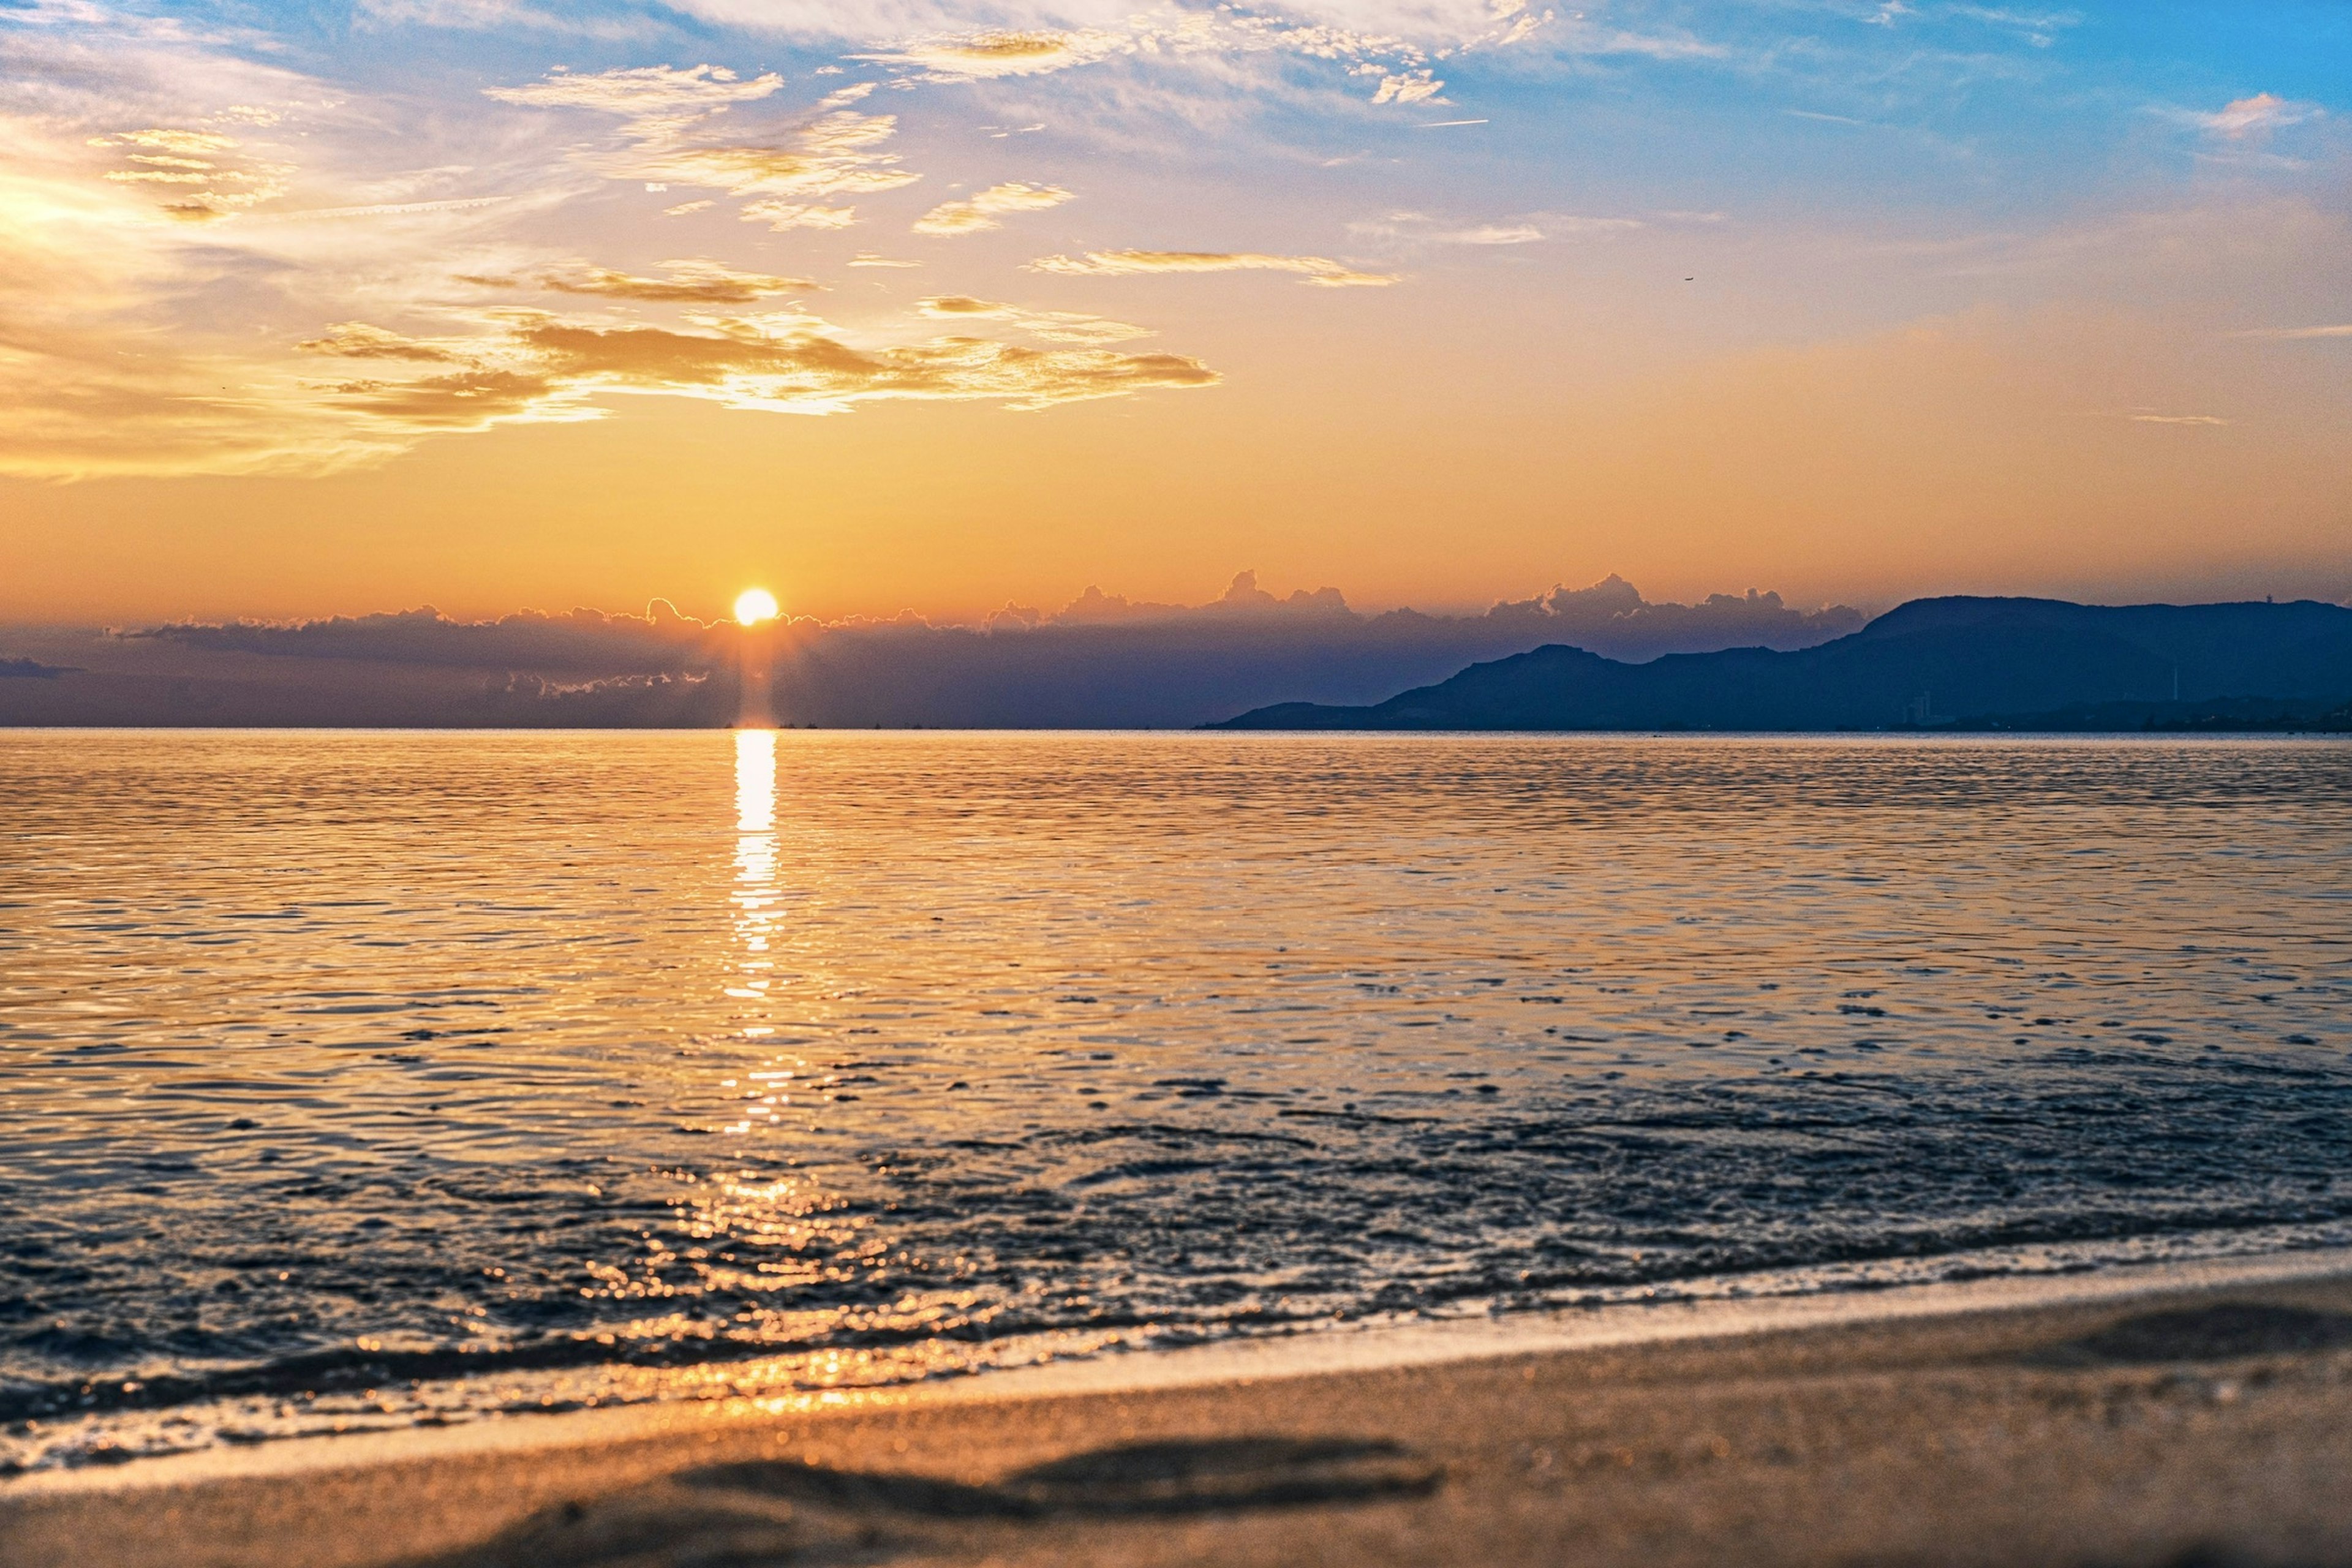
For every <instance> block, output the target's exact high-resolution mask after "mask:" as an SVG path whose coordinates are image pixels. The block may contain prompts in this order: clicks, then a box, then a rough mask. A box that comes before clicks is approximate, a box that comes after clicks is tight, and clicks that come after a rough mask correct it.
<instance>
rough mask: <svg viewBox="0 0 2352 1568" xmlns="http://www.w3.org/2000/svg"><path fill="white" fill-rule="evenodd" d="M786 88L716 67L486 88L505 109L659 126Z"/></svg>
mask: <svg viewBox="0 0 2352 1568" xmlns="http://www.w3.org/2000/svg"><path fill="white" fill-rule="evenodd" d="M783 85H784V79H783V78H782V77H780V76H778V75H776V74H775V73H774V72H772V71H771V72H769V73H768V74H766V75H764V76H758V77H754V78H752V79H751V80H750V81H742V80H740V79H737V77H736V75H735V73H734V72H733V71H731V70H728V69H726V68H723V67H720V66H711V65H700V66H695V67H692V68H688V69H686V70H678V69H676V68H672V67H669V66H643V67H638V68H633V69H622V70H608V71H597V72H595V73H593V74H592V75H587V76H573V75H572V74H571V73H569V72H567V71H565V70H564V69H562V68H561V67H558V68H556V69H555V70H553V71H551V72H549V73H548V75H547V77H546V78H545V79H542V80H540V81H534V82H526V83H524V84H523V85H521V86H520V87H492V88H485V89H483V92H484V94H485V95H486V96H488V97H490V98H494V99H496V100H499V102H500V103H516V104H526V105H530V106H531V107H534V108H540V109H593V110H599V111H600V112H603V113H605V114H619V115H625V116H626V117H627V118H628V119H629V120H631V121H634V122H635V123H638V124H641V125H647V126H654V125H660V124H674V123H676V122H677V121H679V120H681V119H699V118H701V117H702V116H703V115H705V114H709V113H710V112H712V111H714V110H720V109H724V108H725V107H726V106H727V105H729V104H730V103H745V102H749V101H751V100H754V99H761V98H765V97H767V96H768V95H769V94H770V93H772V92H774V91H775V90H776V89H778V88H780V87H782V86H783Z"/></svg>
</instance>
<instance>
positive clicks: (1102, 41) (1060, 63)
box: [852, 28, 1133, 81]
mask: <svg viewBox="0 0 2352 1568" xmlns="http://www.w3.org/2000/svg"><path fill="white" fill-rule="evenodd" d="M1131 47H1133V46H1132V45H1131V44H1130V43H1129V42H1128V40H1126V39H1123V38H1120V37H1118V36H1116V35H1114V34H1110V33H1105V32H1099V31H1094V30H1087V31H1084V32H1063V31H1060V30H1057V29H1053V28H1040V29H1036V30H1034V31H1010V32H1004V31H1000V32H980V33H961V34H943V35H939V36H935V37H927V38H919V39H916V40H915V41H914V42H912V43H909V44H907V45H905V46H903V47H900V48H898V49H897V50H895V51H893V52H891V53H888V54H872V55H856V56H853V57H852V58H856V59H861V60H870V61H872V62H874V63H876V64H877V65H904V66H914V67H917V68H919V69H920V70H921V72H922V73H923V76H924V77H925V78H926V79H929V80H931V81H986V80H991V79H996V78H1000V77H1013V76H1041V75H1043V74H1045V72H1047V71H1057V70H1066V69H1068V68H1070V67H1072V66H1082V65H1087V64H1090V63H1091V62H1093V61H1095V60H1098V59H1102V58H1105V57H1106V56H1108V55H1110V54H1113V53H1115V52H1118V51H1119V50H1121V49H1123V48H1131Z"/></svg>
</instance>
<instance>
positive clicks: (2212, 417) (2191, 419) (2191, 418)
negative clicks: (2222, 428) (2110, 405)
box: [2128, 414, 2230, 425]
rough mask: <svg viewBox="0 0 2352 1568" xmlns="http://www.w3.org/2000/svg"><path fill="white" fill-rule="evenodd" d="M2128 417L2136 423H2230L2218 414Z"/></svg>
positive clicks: (2135, 415) (2141, 415)
mask: <svg viewBox="0 0 2352 1568" xmlns="http://www.w3.org/2000/svg"><path fill="white" fill-rule="evenodd" d="M2128 417H2129V418H2130V420H2131V422H2132V423H2133V424H2135V425H2227V424H2229V423H2230V421H2229V420H2227V419H2224V418H2222V417H2221V416H2220V415H2218V414H2134V415H2130V416H2128Z"/></svg>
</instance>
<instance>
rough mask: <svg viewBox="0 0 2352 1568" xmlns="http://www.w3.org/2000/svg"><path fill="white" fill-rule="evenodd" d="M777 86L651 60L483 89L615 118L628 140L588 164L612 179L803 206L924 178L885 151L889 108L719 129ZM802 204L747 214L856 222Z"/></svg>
mask: <svg viewBox="0 0 2352 1568" xmlns="http://www.w3.org/2000/svg"><path fill="white" fill-rule="evenodd" d="M781 86H782V78H781V77H779V76H777V75H775V74H774V73H772V72H770V73H768V74H766V75H763V76H758V77H754V78H752V79H750V80H749V81H745V80H741V79H738V78H737V77H736V75H735V73H734V72H732V71H730V70H726V69H724V68H720V67H717V66H710V65H700V66H695V67H693V68H689V69H677V68H672V67H668V66H647V67H638V68H627V69H617V70H608V71H600V72H596V73H594V74H593V75H572V74H570V73H568V72H562V71H557V72H551V73H550V74H549V75H548V76H547V77H546V78H545V79H541V80H540V81H535V82H528V83H524V84H522V85H520V86H516V87H495V88H488V89H485V91H486V92H487V93H488V96H489V97H491V98H493V99H496V100H499V101H500V102H502V103H511V104H518V105H525V106H529V107H532V108H541V109H585V110H594V111H597V112H599V113H604V114H612V115H617V116H619V117H620V119H621V121H622V127H621V130H622V140H623V143H624V144H623V145H622V146H621V147H619V148H608V149H603V150H598V151H595V152H593V153H589V154H588V155H587V158H586V161H587V163H589V165H590V166H591V167H593V168H595V169H596V170H597V171H598V172H600V173H602V174H606V175H608V176H611V177H614V178H620V179H635V180H645V181H647V182H650V183H654V184H662V185H668V184H685V185H700V186H704V187H707V188H710V189H715V190H721V191H725V192H726V193H727V194H729V195H736V196H762V197H768V198H799V200H800V202H801V203H802V204H805V203H806V202H807V201H808V199H809V198H812V197H822V196H840V195H855V194H866V193H874V192H880V191H891V190H897V189H898V188H899V187H900V186H902V185H909V184H913V183H914V182H915V181H916V180H918V179H919V178H920V177H921V176H920V175H919V174H914V173H913V172H911V171H909V170H906V169H902V168H899V167H898V162H899V160H898V155H897V154H895V153H884V152H882V151H880V150H879V149H880V147H881V145H882V143H884V142H887V141H888V140H889V139H890V137H891V135H892V133H893V132H895V131H896V130H897V128H898V121H897V119H896V117H895V116H892V115H887V114H860V113H857V112H856V111H855V110H849V109H845V108H840V107H834V108H831V110H830V111H829V112H822V113H820V114H819V115H818V116H817V118H816V119H814V121H809V122H808V123H806V124H803V125H799V126H795V127H793V128H791V129H789V130H785V131H781V132H777V133H776V134H774V135H773V136H772V137H771V138H767V139H763V140H753V139H750V138H744V137H729V136H725V135H722V134H720V131H721V128H722V126H723V123H724V122H723V121H719V116H721V115H723V114H725V113H726V112H727V111H728V110H730V108H732V107H733V106H734V105H737V104H740V103H747V102H752V101H755V100H761V99H765V98H767V97H769V96H771V95H772V94H773V93H774V92H775V91H776V89H778V88H780V87H781ZM862 96H863V84H861V86H860V87H857V88H852V89H845V90H844V91H843V92H840V93H836V94H835V95H834V96H833V97H832V98H830V99H828V100H826V104H828V105H839V104H842V103H845V102H848V101H854V100H855V99H856V98H858V97H862ZM820 108H824V106H820ZM806 211H807V208H806V207H805V205H797V206H796V205H793V204H792V203H791V202H789V201H788V202H786V203H784V204H783V205H775V206H769V207H767V208H765V209H764V210H762V211H761V212H760V213H757V214H747V215H746V216H751V217H754V218H756V219H759V220H761V221H766V222H767V223H769V225H770V226H772V227H779V228H790V227H809V226H818V227H837V226H841V225H842V224H844V223H847V222H849V221H851V220H850V219H848V218H831V217H820V218H819V219H817V220H815V221H814V222H812V221H811V220H809V219H808V218H807V217H806V216H805V213H806ZM780 218H782V219H783V220H784V221H782V222H779V221H778V220H779V219H780Z"/></svg>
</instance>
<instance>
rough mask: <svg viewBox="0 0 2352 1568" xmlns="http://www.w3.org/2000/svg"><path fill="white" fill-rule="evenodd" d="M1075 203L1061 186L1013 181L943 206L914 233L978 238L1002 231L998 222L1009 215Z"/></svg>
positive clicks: (922, 220)
mask: <svg viewBox="0 0 2352 1568" xmlns="http://www.w3.org/2000/svg"><path fill="white" fill-rule="evenodd" d="M1072 199H1074V198H1073V196H1072V193H1070V192H1068V191H1066V190H1064V189H1062V187H1061V186H1059V185H1032V184H1024V183H1022V182H1021V181H1018V180H1014V181H1011V182H1008V183H1007V184H1001V185H991V186H989V187H988V189H986V190H984V191H982V192H980V193H978V194H977V195H971V196H967V197H965V198H964V199H963V200H961V201H956V202H941V203H940V205H938V206H935V207H933V208H932V209H931V210H930V211H929V212H927V213H925V214H924V215H923V216H920V217H919V218H917V219H916V220H915V232H916V233H917V234H936V235H956V234H977V233H979V232H980V231H981V230H982V229H990V228H1002V227H1003V223H1002V222H1000V221H999V220H1000V219H1001V218H1003V216H1004V215H1005V214H1007V213H1023V212H1042V211H1044V210H1045V208H1047V207H1057V206H1060V205H1062V204H1063V203H1064V202H1066V201H1070V200H1072Z"/></svg>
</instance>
